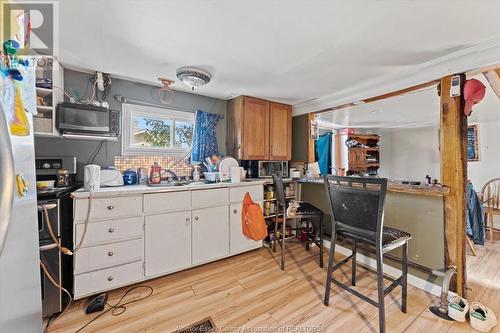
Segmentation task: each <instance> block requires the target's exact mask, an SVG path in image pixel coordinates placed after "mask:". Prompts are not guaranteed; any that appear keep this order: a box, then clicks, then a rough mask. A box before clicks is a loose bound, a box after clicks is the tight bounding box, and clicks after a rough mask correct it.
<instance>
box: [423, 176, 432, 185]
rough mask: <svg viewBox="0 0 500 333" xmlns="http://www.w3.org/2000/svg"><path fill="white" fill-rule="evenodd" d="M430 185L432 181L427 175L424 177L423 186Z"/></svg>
mask: <svg viewBox="0 0 500 333" xmlns="http://www.w3.org/2000/svg"><path fill="white" fill-rule="evenodd" d="M431 184H432V179H431V177H430V176H429V175H425V185H427V186H430V185H431Z"/></svg>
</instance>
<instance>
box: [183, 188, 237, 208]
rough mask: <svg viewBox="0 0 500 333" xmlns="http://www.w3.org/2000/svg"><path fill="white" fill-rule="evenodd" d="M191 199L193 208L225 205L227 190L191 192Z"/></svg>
mask: <svg viewBox="0 0 500 333" xmlns="http://www.w3.org/2000/svg"><path fill="white" fill-rule="evenodd" d="M191 198H192V200H191V202H192V205H193V208H205V207H214V206H220V205H227V203H228V200H229V191H228V189H227V188H215V189H210V190H198V191H192V192H191Z"/></svg>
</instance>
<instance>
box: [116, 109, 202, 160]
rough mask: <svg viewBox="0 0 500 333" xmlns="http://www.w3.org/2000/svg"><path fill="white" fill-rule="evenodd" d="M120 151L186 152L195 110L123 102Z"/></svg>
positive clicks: (176, 153) (143, 153)
mask: <svg viewBox="0 0 500 333" xmlns="http://www.w3.org/2000/svg"><path fill="white" fill-rule="evenodd" d="M122 111H123V126H122V155H173V156H175V155H182V154H186V153H187V152H189V150H190V149H191V144H192V140H193V133H194V113H191V112H183V111H175V110H169V109H162V108H155V107H149V106H142V105H133V104H123V107H122Z"/></svg>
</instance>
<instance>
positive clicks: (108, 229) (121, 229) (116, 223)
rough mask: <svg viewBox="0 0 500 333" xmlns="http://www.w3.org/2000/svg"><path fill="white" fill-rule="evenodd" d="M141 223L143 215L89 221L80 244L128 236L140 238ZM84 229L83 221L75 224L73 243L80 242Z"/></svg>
mask: <svg viewBox="0 0 500 333" xmlns="http://www.w3.org/2000/svg"><path fill="white" fill-rule="evenodd" d="M143 224H144V218H143V217H132V218H128V219H116V220H110V221H103V222H93V223H89V224H88V226H87V233H86V234H85V239H84V241H83V243H82V246H89V245H96V244H102V243H110V242H116V241H121V240H126V239H130V238H138V237H141V238H142V235H143ZM84 229H85V224H84V223H83V222H80V223H78V224H75V236H74V237H75V239H74V243H75V244H76V245H78V243H79V242H80V240H81V238H82V235H83V230H84ZM76 245H75V246H76Z"/></svg>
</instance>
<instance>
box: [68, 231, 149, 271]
mask: <svg viewBox="0 0 500 333" xmlns="http://www.w3.org/2000/svg"><path fill="white" fill-rule="evenodd" d="M143 253H144V241H143V239H142V238H141V239H134V240H129V241H124V242H118V243H111V244H106V245H98V246H91V247H82V248H81V249H80V250H79V251H78V252H77V253H76V254H75V264H74V265H75V269H74V273H75V274H79V273H84V272H88V271H92V270H97V269H102V268H107V267H111V266H114V265H120V264H124V263H127V262H132V261H136V260H141V259H142V258H143Z"/></svg>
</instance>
